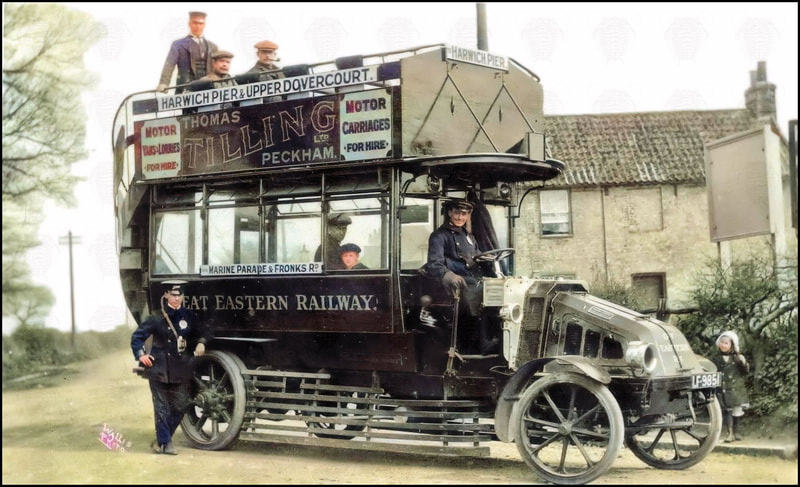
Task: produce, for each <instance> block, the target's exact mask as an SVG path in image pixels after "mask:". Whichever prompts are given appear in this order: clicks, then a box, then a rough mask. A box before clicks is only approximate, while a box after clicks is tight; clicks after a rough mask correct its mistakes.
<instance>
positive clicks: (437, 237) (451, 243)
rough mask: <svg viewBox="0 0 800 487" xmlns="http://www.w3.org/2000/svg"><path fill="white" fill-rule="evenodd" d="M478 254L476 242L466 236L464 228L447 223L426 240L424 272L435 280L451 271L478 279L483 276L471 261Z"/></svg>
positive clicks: (470, 236) (479, 251)
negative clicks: (426, 258)
mask: <svg viewBox="0 0 800 487" xmlns="http://www.w3.org/2000/svg"><path fill="white" fill-rule="evenodd" d="M468 237H469V238H468ZM480 253H481V250H480V248H478V241H477V240H476V239H475V237H474V236H473V235H471V234H470V235H469V236H468V234H467V230H466V229H465V228H464V227H457V226H455V225H452V224H451V223H450V222H447V223H445V224H443V225H442V226H440V227H439V228H438V229H436V231H434V232H433V233H432V234H431V236H430V238H429V239H428V263H427V264H426V270H427V271H428V274H430V276H431V277H434V278H436V279H441V278H442V277H443V276H444V275H445V274H446V273H447V271H453V272H455V273H456V274H458V275H459V276H473V277H480V276H481V275H483V274H482V272H481V270H480V269H479V268H477V267H476V266H475V265H474V264H475V261H474V260H473V257H475V255H477V254H480Z"/></svg>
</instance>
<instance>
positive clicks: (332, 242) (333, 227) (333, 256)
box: [314, 213, 353, 270]
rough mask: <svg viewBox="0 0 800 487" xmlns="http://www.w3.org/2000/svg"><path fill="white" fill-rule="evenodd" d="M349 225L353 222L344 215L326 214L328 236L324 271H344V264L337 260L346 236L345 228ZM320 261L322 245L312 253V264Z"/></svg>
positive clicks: (326, 238)
mask: <svg viewBox="0 0 800 487" xmlns="http://www.w3.org/2000/svg"><path fill="white" fill-rule="evenodd" d="M351 223H353V220H352V219H351V218H350V217H349V216H347V215H345V214H344V213H329V214H328V235H327V237H325V262H324V265H325V270H337V269H344V264H342V260H341V259H340V258H339V246H340V245H342V240H344V236H345V234H347V226H348V225H350V224H351ZM321 261H322V245H320V246H319V247H318V248H317V251H316V252H315V253H314V262H321Z"/></svg>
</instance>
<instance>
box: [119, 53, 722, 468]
mask: <svg viewBox="0 0 800 487" xmlns="http://www.w3.org/2000/svg"><path fill="white" fill-rule="evenodd" d="M268 74H270V73H268ZM272 74H275V73H272ZM280 74H281V76H279V77H272V76H269V77H264V78H262V77H260V76H262V75H259V74H252V73H247V74H244V75H239V76H236V77H235V79H236V81H237V85H236V86H230V87H226V88H214V87H213V86H212V85H209V84H206V83H203V82H199V81H198V82H193V83H192V84H190V85H189V86H186V87H185V88H187V89H186V90H185V91H183V92H182V93H180V94H161V93H154V92H144V93H137V94H133V95H131V96H129V97H127V98H126V99H125V100H124V101H123V103H122V104H121V106H120V108H119V111H118V113H117V116H116V118H115V122H114V127H113V133H112V144H113V150H114V201H115V212H116V225H117V228H116V234H117V244H118V251H119V262H120V278H121V282H122V287H123V291H124V295H125V299H126V301H127V306H128V309H129V310H130V313H131V315H132V316H133V317H134V319H135V320H136V321H137V322H141V321H142V320H143V319H144V318H145V317H146V316H148V315H149V314H150V313H152V312H154V311H156V310H158V309H159V307H160V301H159V300H160V297H161V289H162V285H163V283H164V282H170V281H174V280H181V281H184V282H185V288H186V293H185V305H186V306H187V307H188V308H190V309H192V310H194V311H195V312H196V313H197V315H198V316H199V318H200V319H201V320H202V321H203V322H204V323H205V324H207V325H208V326H209V327H210V328H211V330H212V331H213V336H214V339H213V341H212V342H211V344H210V345H209V351H208V352H207V353H206V354H205V355H204V356H202V357H200V358H197V359H195V362H194V381H193V382H192V384H191V388H192V398H193V401H194V402H193V405H192V407H191V408H190V409H189V411H188V412H187V414H186V416H185V417H184V420H183V423H182V429H183V431H184V434H185V436H186V438H187V439H188V440H189V442H190V443H191V444H192V445H193V446H195V447H197V448H201V449H209V450H218V449H224V448H227V447H229V446H230V445H231V444H232V443H233V442H235V441H237V440H241V441H266V442H280V443H293V444H303V445H305V444H314V445H325V446H330V447H339V448H352V449H368V450H391V451H403V452H415V453H433V454H446V455H488V454H489V448H488V445H489V442H490V441H493V440H499V441H504V442H512V441H513V442H515V443H516V444H517V447H518V449H519V452H520V454H521V456H522V458H523V459H524V460H525V462H526V463H527V464H528V465H529V466H530V467H531V468H532V469H533V470H534V471H535V472H536V473H537V474H538V475H539V476H540V477H542V478H543V479H545V480H548V481H551V482H554V483H561V484H574V483H585V482H589V481H591V480H593V479H595V478H597V477H598V476H600V475H602V474H603V473H604V472H605V471H606V470H607V469H608V468H609V467H610V466H611V464H612V463H613V461H614V459H615V458H616V456H617V454H618V452H619V450H620V448H621V447H622V444H623V442H624V443H625V444H627V446H628V447H629V448H630V449H631V451H632V452H633V453H634V454H635V455H636V456H637V457H639V458H640V459H641V460H643V461H644V462H645V463H647V464H649V465H652V466H655V467H658V468H664V469H681V468H686V467H689V466H691V465H694V464H696V463H697V462H699V461H700V460H702V459H703V458H704V457H705V456H706V455H707V454H708V453H709V452H710V451H711V450H712V449H713V447H714V445H715V443H716V441H717V439H718V436H719V432H720V429H721V419H720V418H721V414H720V410H719V405H718V404H717V402H716V401H715V392H716V388H717V386H718V385H719V380H720V377H719V374H718V373H717V372H716V371H715V370H714V369H713V366H709V365H708V364H709V362H708V361H706V360H703V359H701V358H699V357H697V356H696V355H695V354H694V353H693V352H692V350H691V348H690V346H689V344H688V343H687V341H686V339H685V337H684V336H683V335H682V334H681V333H680V331H679V330H678V329H677V328H675V327H673V326H670V325H668V324H667V323H663V322H661V321H659V320H656V319H654V318H652V317H649V316H645V315H642V314H639V313H637V312H635V311H632V310H629V309H625V308H623V307H621V306H617V305H615V304H613V303H610V302H607V301H604V300H602V299H599V298H597V297H594V296H592V295H591V294H590V293H589V290H588V287H587V285H586V283H585V282H583V281H580V280H554V279H532V278H528V277H524V276H515V274H514V259H515V258H520V256H518V255H514V249H513V247H514V243H515V239H516V238H518V236H517V235H515V226H514V224H513V222H514V218H515V217H516V216H518V214H519V209H520V206H521V201H520V200H521V199H522V197H521V196H520V193H521V191H520V189H519V183H521V182H529V181H545V180H547V179H550V178H553V177H555V176H557V175H558V174H560V173H561V171H562V170H563V168H564V163H562V162H560V161H558V160H556V159H553V158H551V157H548V154H547V152H548V151H547V149H546V147H545V137H544V134H543V132H544V119H543V113H542V86H541V84H540V82H539V81H540V80H539V78H538V77H537V76H536V75H535V74H534V73H533V72H532V71H530V70H529V69H527V68H525V67H523V66H522V65H520V64H519V63H517V62H516V61H514V60H513V59H510V58H508V57H505V56H501V55H495V54H492V53H489V52H486V51H482V50H476V49H467V48H460V47H457V46H450V45H432V46H423V47H417V48H413V49H408V50H404V51H397V52H387V53H380V54H374V55H356V56H348V57H343V58H339V59H336V60H335V61H333V62H329V63H320V64H314V65H293V66H286V67H284V68H282V69H281V70H280ZM567 162H568V161H567ZM523 197H524V196H523ZM456 198H458V199H466V200H469V201H470V202H471V203H472V204H473V205H474V208H475V211H474V212H473V217H472V229H473V233H474V234H475V237H476V239H477V240H478V241H479V242H480V248H482V249H487V251H486V252H484V253H483V254H481V255H480V256H479V257H478V258H476V260H478V261H482V262H483V263H482V264H479V265H487V266H489V267H490V269H491V272H490V273H489V274H490V275H491V277H484V278H482V286H483V288H482V289H483V293H482V302H481V307H480V314H481V316H482V317H483V318H485V319H487V320H490V321H491V322H492V323H494V324H496V325H497V326H498V329H500V330H501V331H502V337H501V342H500V344H501V348H500V351H499V352H497V353H491V354H488V355H483V354H480V353H475V352H470V351H469V350H465V349H464V346H463V343H464V342H463V341H462V340H461V338H462V335H463V333H465V327H464V324H463V323H464V319H465V318H464V316H461V317H460V318H459V312H458V309H459V300H458V299H453V297H452V296H451V295H450V294H448V293H447V292H445V290H444V288H443V287H442V284H441V283H440V282H439V281H438V280H435V279H432V278H431V277H429V276H428V275H426V273H425V272H424V271H423V269H424V264H425V263H426V260H427V253H428V238H429V236H430V234H431V233H432V232H433V231H434V230H435V229H436V228H438V227H439V226H440V225H441V224H442V223H443V221H444V219H445V218H447V215H446V214H445V213H443V211H442V208H443V205H444V204H445V203H447V202H448V201H451V200H453V199H456ZM347 243H349V244H354V245H355V247H357V248H359V249H360V251H361V252H360V259H361V260H360V262H361V263H362V264H364V265H363V268H359V269H351V270H347V269H344V268H342V266H340V265H338V260H337V259H338V251H339V247H340V246H341V245H343V244H347ZM351 248H352V247H351ZM523 258H524V256H523ZM459 325H461V326H459Z"/></svg>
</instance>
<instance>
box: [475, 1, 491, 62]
mask: <svg viewBox="0 0 800 487" xmlns="http://www.w3.org/2000/svg"><path fill="white" fill-rule="evenodd" d="M475 6H476V7H477V14H478V49H480V50H481V51H488V50H489V35H488V34H487V31H486V3H484V2H478V3H477V4H476V5H475Z"/></svg>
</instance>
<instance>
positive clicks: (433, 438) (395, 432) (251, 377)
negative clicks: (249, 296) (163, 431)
mask: <svg viewBox="0 0 800 487" xmlns="http://www.w3.org/2000/svg"><path fill="white" fill-rule="evenodd" d="M242 376H243V378H244V382H245V389H246V403H245V413H244V423H243V424H242V429H241V431H240V433H239V439H240V440H244V441H262V442H270V443H287V444H294V445H313V446H328V447H336V448H345V449H352V450H374V451H394V452H402V453H423V454H436V455H453V456H478V457H486V456H489V447H488V442H489V441H491V440H492V439H494V436H493V434H494V425H493V424H492V418H493V417H494V413H493V409H492V405H491V403H490V402H489V401H488V400H445V399H435V400H423V399H394V398H391V397H389V396H388V395H386V394H385V393H384V391H383V389H382V388H380V387H358V386H347V385H335V384H330V383H329V379H330V375H329V374H327V373H316V374H314V373H302V372H287V371H275V370H244V371H242Z"/></svg>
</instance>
